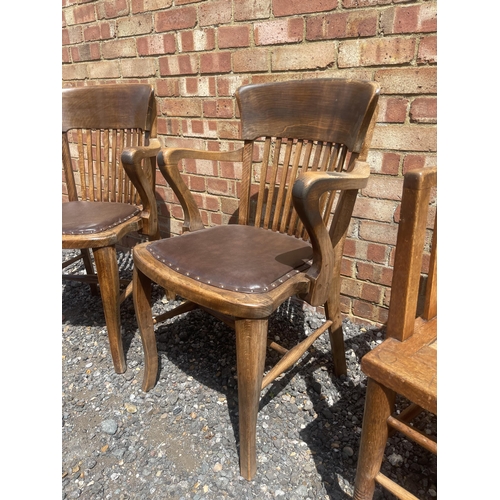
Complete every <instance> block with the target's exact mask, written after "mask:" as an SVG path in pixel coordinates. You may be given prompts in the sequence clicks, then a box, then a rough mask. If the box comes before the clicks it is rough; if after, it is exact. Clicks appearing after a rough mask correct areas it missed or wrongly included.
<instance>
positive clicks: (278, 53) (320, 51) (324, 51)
mask: <svg viewBox="0 0 500 500" xmlns="http://www.w3.org/2000/svg"><path fill="white" fill-rule="evenodd" d="M336 53H337V51H336V48H335V43H334V42H315V43H308V44H306V45H297V46H284V47H275V48H273V50H272V52H271V67H272V70H273V71H291V70H305V69H313V68H314V69H325V68H328V67H330V66H332V65H333V64H334V63H335V58H336Z"/></svg>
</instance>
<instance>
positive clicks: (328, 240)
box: [133, 79, 379, 480]
mask: <svg viewBox="0 0 500 500" xmlns="http://www.w3.org/2000/svg"><path fill="white" fill-rule="evenodd" d="M378 96H379V89H378V86H377V84H375V83H372V82H361V81H352V80H351V81H348V80H335V79H317V80H301V81H288V82H280V83H269V84H261V85H247V86H244V87H241V88H240V89H238V90H237V92H236V98H237V102H238V105H239V109H240V113H241V132H242V138H243V141H244V145H243V147H242V148H241V149H238V150H236V151H229V152H207V151H205V152H204V151H196V150H191V149H177V148H175V149H174V148H171V149H170V148H169V149H163V150H162V151H161V152H160V154H159V155H158V165H159V167H160V170H161V172H162V173H163V175H164V176H165V178H166V179H167V181H168V183H169V184H170V186H171V187H172V189H173V190H174V192H175V194H176V195H177V197H178V199H179V200H180V203H181V205H182V208H183V209H184V216H185V220H184V230H185V231H184V233H183V234H182V235H181V236H176V237H173V238H169V239H163V240H160V241H158V242H153V243H151V244H147V243H146V244H141V245H138V246H136V247H135V249H134V252H133V255H134V305H135V310H136V315H137V320H138V323H139V328H140V331H141V337H142V342H143V345H144V351H145V359H146V365H145V375H144V381H143V386H142V387H143V390H144V391H149V390H150V389H151V388H152V387H153V386H154V384H155V383H156V379H157V372H158V354H157V347H156V340H155V334H154V330H153V327H154V324H155V323H157V322H158V321H160V320H165V319H167V318H171V317H173V316H175V315H177V314H180V313H183V312H186V311H188V310H190V309H193V308H194V307H201V308H203V309H205V310H207V311H209V312H210V313H212V314H213V315H214V316H216V317H218V318H220V319H222V320H223V321H225V322H226V323H227V324H229V325H231V326H232V327H234V328H235V330H236V351H237V360H236V363H237V376H238V400H239V436H240V471H241V475H242V476H243V477H245V478H246V479H249V480H250V479H251V478H252V477H253V476H254V475H255V472H256V450H255V446H256V421H257V412H258V405H259V398H260V392H261V390H262V389H263V388H264V387H266V386H267V385H268V384H269V383H271V382H272V381H273V380H274V379H275V378H276V377H277V376H278V375H280V374H281V373H283V372H284V371H285V370H287V369H288V368H290V367H291V366H292V365H293V364H294V363H295V362H296V361H297V360H298V359H299V358H300V357H301V356H302V354H303V353H304V352H305V351H306V350H307V349H308V348H309V347H310V346H311V344H312V343H313V342H314V341H315V340H316V339H317V338H318V337H319V336H320V335H321V334H322V333H324V332H325V331H327V330H328V332H329V335H330V340H331V344H332V351H333V363H334V369H335V373H336V374H337V375H339V374H345V373H346V362H345V355H344V340H343V333H342V319H341V315H340V308H339V297H340V264H341V257H342V253H343V245H344V240H345V236H346V233H347V230H348V227H349V223H350V220H351V215H352V210H353V207H354V202H355V200H356V196H357V192H358V189H360V188H362V187H364V186H366V183H367V181H368V176H369V172H370V169H369V165H368V164H367V163H366V162H365V159H366V155H367V152H368V144H369V142H370V138H371V132H372V127H373V125H374V123H375V110H376V106H377V101H378ZM259 138H260V140H257V139H259ZM185 158H191V159H192V158H195V159H204V160H214V161H232V162H242V180H241V184H240V186H239V191H240V194H241V196H240V201H239V209H238V224H229V225H222V226H215V227H209V228H204V227H203V224H202V220H201V215H200V212H199V210H198V208H197V206H196V203H195V201H194V198H193V196H192V194H191V193H190V191H189V190H188V188H187V186H186V184H185V183H184V181H183V179H182V177H181V174H180V171H179V168H178V164H179V162H180V161H181V160H183V159H185ZM332 207H335V211H334V215H333V217H332V216H331V212H332ZM152 281H154V282H156V283H157V284H159V285H161V286H162V287H164V288H166V289H168V290H170V291H173V292H176V293H177V294H178V295H180V296H182V297H184V298H185V299H187V300H186V302H184V303H183V304H181V305H180V306H179V307H178V309H176V310H174V311H171V312H167V313H166V314H163V315H162V316H161V317H157V318H156V319H153V317H152V311H151V306H150V296H151V282H152ZM294 295H298V296H300V297H301V298H302V299H304V300H305V301H307V302H308V303H309V304H311V305H313V306H322V305H324V306H325V310H326V315H327V321H326V323H324V325H323V326H322V327H321V328H319V329H318V330H317V331H316V332H314V333H313V334H311V335H310V336H309V337H307V338H306V339H305V340H303V341H302V342H301V343H300V344H299V345H297V346H296V347H294V348H292V349H290V350H286V349H284V348H283V347H281V346H279V345H277V344H276V343H274V342H270V341H268V340H267V325H268V318H269V316H270V315H271V314H272V313H273V312H274V311H275V310H276V309H277V308H278V306H279V305H280V304H281V303H283V302H284V301H285V300H286V299H288V298H289V297H291V296H294ZM268 345H269V346H270V347H271V348H274V349H276V350H277V351H278V352H280V353H282V354H283V357H282V358H281V360H280V361H279V362H278V364H277V365H276V366H275V367H274V368H273V369H272V370H270V371H269V373H267V374H266V376H265V377H263V372H264V364H265V356H266V348H267V346H268Z"/></svg>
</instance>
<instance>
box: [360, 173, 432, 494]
mask: <svg viewBox="0 0 500 500" xmlns="http://www.w3.org/2000/svg"><path fill="white" fill-rule="evenodd" d="M436 182H437V169H436V168H425V169H421V170H414V171H410V172H408V173H407V174H406V175H405V179H404V186H403V197H402V201H401V219H400V222H399V229H398V238H397V242H396V254H395V261H394V273H393V279H392V286H391V302H390V306H389V317H388V320H387V332H386V335H387V339H386V340H384V342H382V344H380V345H379V346H377V347H376V348H375V349H373V351H370V352H369V353H368V354H366V355H365V356H364V357H363V358H362V360H361V369H362V370H363V372H364V373H365V374H366V375H367V377H368V384H367V393H366V401H365V413H364V416H363V428H362V433H361V443H360V451H359V459H358V466H357V472H356V481H355V489H354V499H355V500H369V499H371V498H372V497H373V493H374V490H375V483H376V482H377V483H379V484H381V485H382V486H383V487H385V488H386V489H388V490H389V491H390V492H391V493H393V494H394V495H396V496H397V497H398V498H402V499H405V500H406V499H415V498H416V497H415V496H413V495H412V494H410V493H409V492H408V491H406V490H405V489H404V488H403V487H402V486H400V485H398V484H397V483H395V482H394V481H392V480H391V479H390V478H388V477H386V476H385V475H384V474H382V473H381V472H380V468H381V464H382V459H383V456H384V450H385V447H386V443H387V438H388V436H389V433H392V432H394V431H399V432H401V433H403V434H404V435H405V436H406V437H407V438H409V439H412V440H414V441H415V442H416V443H418V444H420V445H421V446H423V447H424V448H426V449H427V450H429V451H431V452H433V453H435V454H437V443H436V442H435V441H433V440H432V439H430V438H429V437H427V436H426V435H424V434H422V433H420V432H419V431H418V430H417V429H415V428H413V427H412V426H411V425H409V422H410V421H411V420H412V419H413V418H414V417H415V416H417V415H418V414H419V413H420V412H421V411H422V409H425V410H427V411H429V412H431V413H433V414H435V415H437V293H436V292H437V281H436V279H437V265H436V255H437V244H436V242H437V226H436V225H434V232H433V236H432V250H431V257H430V264H429V273H428V277H427V284H426V294H425V302H424V307H423V312H422V314H421V315H420V316H418V317H416V316H417V305H418V299H419V297H418V295H419V282H420V279H421V269H422V256H423V250H424V243H425V237H426V227H427V220H428V208H429V198H430V195H431V190H432V188H433V187H435V186H436ZM396 394H400V395H402V396H404V397H405V398H406V399H408V400H409V401H410V402H411V404H410V406H408V407H407V408H406V409H405V410H403V412H401V414H400V415H398V416H397V417H395V416H392V413H393V412H394V401H395V396H396ZM390 428H391V429H390Z"/></svg>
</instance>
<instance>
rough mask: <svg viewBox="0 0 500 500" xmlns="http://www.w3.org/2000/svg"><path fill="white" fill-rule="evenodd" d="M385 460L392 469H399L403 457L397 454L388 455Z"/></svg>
mask: <svg viewBox="0 0 500 500" xmlns="http://www.w3.org/2000/svg"><path fill="white" fill-rule="evenodd" d="M387 460H389V463H390V464H391V465H393V466H394V467H401V465H402V464H403V462H404V459H403V457H402V456H401V455H399V454H397V453H392V454H391V455H389V456H388V457H387Z"/></svg>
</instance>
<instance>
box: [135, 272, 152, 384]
mask: <svg viewBox="0 0 500 500" xmlns="http://www.w3.org/2000/svg"><path fill="white" fill-rule="evenodd" d="M133 280H134V284H133V297H134V308H135V315H136V318H137V324H138V325H139V331H140V332H141V340H142V348H143V351H144V378H143V379H142V390H143V391H144V392H148V391H149V390H151V389H152V388H153V387H154V385H155V383H156V377H157V376H158V349H157V347H156V337H155V331H154V324H153V312H152V310H151V280H150V279H149V278H148V277H147V276H146V275H145V274H143V273H142V272H141V271H139V269H137V267H136V266H134V278H133Z"/></svg>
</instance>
